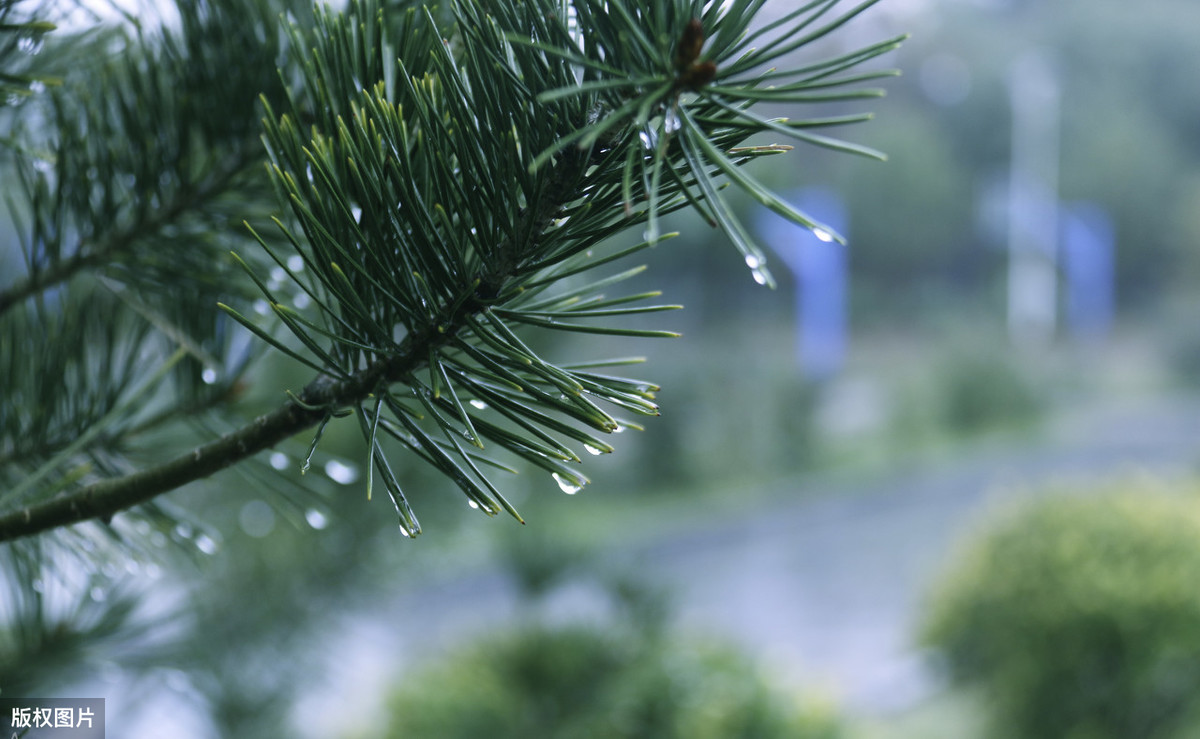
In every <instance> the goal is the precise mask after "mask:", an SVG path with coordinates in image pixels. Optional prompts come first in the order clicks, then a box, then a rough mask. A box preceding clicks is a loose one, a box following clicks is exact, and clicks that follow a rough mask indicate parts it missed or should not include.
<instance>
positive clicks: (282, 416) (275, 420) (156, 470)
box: [0, 154, 591, 542]
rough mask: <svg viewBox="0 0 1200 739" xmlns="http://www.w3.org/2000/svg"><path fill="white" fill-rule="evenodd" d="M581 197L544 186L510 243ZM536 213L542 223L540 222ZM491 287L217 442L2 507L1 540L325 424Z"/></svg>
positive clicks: (102, 513) (580, 162)
mask: <svg viewBox="0 0 1200 739" xmlns="http://www.w3.org/2000/svg"><path fill="white" fill-rule="evenodd" d="M590 161H591V160H590V158H589V157H588V156H587V155H586V154H581V155H579V156H570V157H563V160H562V161H561V162H560V163H559V164H558V165H557V166H556V170H555V171H554V172H552V174H551V177H550V181H551V182H554V183H555V184H556V185H559V184H566V183H571V184H577V183H578V181H579V177H580V176H581V175H582V174H583V172H585V171H586V169H587V167H588V165H589V163H590ZM575 197H576V191H575V189H574V188H572V187H562V188H560V187H553V188H546V189H544V190H543V191H542V197H541V199H540V200H539V201H538V202H536V203H534V204H532V206H531V207H530V208H529V210H528V211H527V213H526V218H527V219H529V220H530V221H531V223H530V231H529V232H528V237H527V242H526V243H525V244H523V245H521V246H520V247H519V248H514V247H515V246H516V245H509V247H508V248H510V249H512V251H513V253H514V254H515V255H519V254H521V253H523V252H524V251H525V250H526V249H527V248H528V247H529V246H530V245H532V244H536V243H537V240H538V238H539V237H540V236H541V234H542V233H543V231H544V230H545V228H546V226H547V225H548V224H549V223H550V221H551V220H552V216H553V214H554V213H555V212H556V211H557V210H558V209H560V208H561V207H562V206H563V204H564V203H568V202H571V200H573V199H574V198H575ZM523 220H524V219H523ZM534 220H536V221H537V222H532V221H534ZM518 267H519V258H516V259H514V260H513V263H512V264H510V271H509V273H508V274H504V275H497V276H496V277H495V282H494V286H495V287H496V288H498V287H499V286H501V285H503V284H504V282H505V280H507V279H508V278H509V277H511V276H512V272H513V271H515V270H516V269H517V268H518ZM489 292H490V290H488V289H487V287H485V286H481V289H480V290H479V291H477V292H476V293H475V294H474V295H471V296H470V297H468V298H466V299H465V300H455V301H453V302H451V303H449V304H448V305H447V307H446V308H445V310H446V311H447V314H446V315H445V319H444V320H440V321H435V322H433V324H432V327H431V328H428V329H425V330H423V331H421V332H419V333H415V334H411V335H410V336H409V337H408V338H407V339H405V341H404V342H403V344H402V345H401V347H400V350H399V351H398V352H397V353H395V354H393V355H391V356H388V357H384V358H381V359H378V360H376V361H374V362H373V363H371V364H370V365H369V366H367V367H366V368H365V369H362V370H360V371H358V372H355V373H352V374H350V375H349V376H347V377H345V378H342V379H335V378H332V377H329V376H327V375H322V376H321V377H318V378H317V379H316V380H314V381H313V382H311V383H309V384H308V386H307V387H305V389H304V390H303V391H302V392H301V393H300V395H299V397H298V398H296V399H293V400H289V401H288V402H286V403H284V404H283V405H282V406H280V407H279V408H277V409H276V410H274V411H272V412H270V413H267V414H265V415H262V416H259V417H258V418H256V419H254V420H253V421H251V422H250V423H248V424H246V425H244V426H242V427H241V428H239V429H237V430H235V431H233V432H231V433H229V434H226V435H224V436H222V437H221V438H219V439H217V440H215V441H212V442H210V443H208V444H204V445H202V446H199V447H197V448H195V449H194V450H192V451H190V452H187V453H184V454H182V455H180V456H178V457H175V458H174V459H172V460H169V461H167V462H164V463H162V464H159V465H156V466H154V467H151V468H149V469H145V470H141V471H139V472H135V473H133V474H130V475H126V476H124V477H119V478H113V479H108V480H101V481H99V482H95V483H92V484H90V485H87V486H85V487H82V488H79V489H76V490H72V491H69V492H65V493H62V494H60V495H58V496H55V497H54V498H51V499H49V500H46V501H40V502H36V503H33V504H32V505H28V506H23V507H22V508H21V509H19V510H16V511H13V512H11V513H4V514H0V542H6V541H12V540H15V539H20V538H24V537H27V536H33V535H36V534H40V533H42V532H45V531H49V530H51V529H55V528H60V527H63V526H70V525H72V524H76V523H80V522H82V521H87V520H90V519H94V518H98V519H100V520H102V521H105V522H107V521H109V520H111V518H112V517H113V516H114V515H116V514H117V513H120V512H121V511H123V510H126V509H128V508H131V507H133V506H136V505H139V504H142V503H146V502H148V501H150V500H152V499H154V498H155V497H157V496H159V495H162V494H164V493H168V492H170V491H172V490H175V489H176V488H179V487H182V486H184V485H186V484H188V483H190V482H195V481H197V480H201V479H204V478H206V477H209V476H211V475H213V474H215V473H216V472H219V471H220V470H222V469H225V468H226V467H230V466H232V465H234V464H237V463H238V462H241V461H244V460H246V459H249V458H250V457H252V456H254V455H255V454H258V453H259V452H261V451H263V450H265V449H270V448H271V447H273V446H275V445H276V444H279V443H281V442H283V441H286V440H287V439H289V438H291V437H292V436H294V435H296V434H298V433H300V432H302V431H304V430H306V429H308V428H311V427H313V426H315V425H317V424H318V423H320V422H321V421H322V420H324V419H325V418H327V417H329V415H331V414H332V413H333V412H334V411H337V410H339V409H341V408H346V407H349V406H354V405H358V404H361V403H363V402H364V401H366V400H367V399H368V398H369V397H370V396H371V395H372V394H373V393H375V392H377V391H379V390H380V389H381V388H384V387H386V386H388V385H391V384H393V383H397V382H405V381H407V380H410V379H411V377H412V375H413V373H415V372H417V371H418V370H420V369H421V368H422V367H424V366H425V365H426V364H427V363H428V362H429V357H430V354H431V352H433V351H436V350H437V349H439V348H441V347H443V346H446V345H450V344H453V343H454V342H455V341H457V340H458V336H459V334H460V333H461V332H462V331H464V330H467V329H468V327H469V325H470V320H469V319H470V317H471V316H473V315H475V314H477V313H479V312H481V311H482V310H483V309H484V308H485V307H486V305H487V303H488V302H489V301H490V300H491V299H492V298H493V297H494V296H492V295H490V294H489ZM410 384H411V383H410Z"/></svg>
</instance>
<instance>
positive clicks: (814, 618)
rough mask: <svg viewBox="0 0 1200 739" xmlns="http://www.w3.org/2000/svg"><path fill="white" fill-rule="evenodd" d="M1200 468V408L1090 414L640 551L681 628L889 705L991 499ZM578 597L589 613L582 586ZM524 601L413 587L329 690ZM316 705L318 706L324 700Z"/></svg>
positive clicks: (856, 700) (843, 696)
mask: <svg viewBox="0 0 1200 739" xmlns="http://www.w3.org/2000/svg"><path fill="white" fill-rule="evenodd" d="M1198 462H1200V402H1197V401H1190V400H1189V401H1177V402H1163V403H1157V404H1154V405H1130V406H1127V407H1113V408H1108V409H1105V410H1093V411H1089V412H1087V413H1079V414H1076V415H1074V416H1073V417H1071V418H1069V419H1068V420H1064V421H1062V422H1060V423H1058V424H1057V425H1056V426H1055V427H1054V428H1053V429H1050V430H1049V431H1048V432H1046V433H1042V434H1039V436H1038V439H1037V440H1036V441H1030V442H1027V443H1019V442H1018V443H1013V444H1009V445H1006V446H1005V447H1004V448H990V449H985V450H976V451H974V452H972V453H970V454H969V455H968V456H966V457H964V458H963V459H960V460H957V461H955V462H953V463H950V464H946V463H944V462H941V463H938V464H936V465H934V464H931V465H929V466H928V467H924V468H923V467H920V466H914V467H913V468H912V469H910V470H908V471H907V472H903V473H898V474H893V475H891V476H888V477H886V478H880V479H875V480H873V481H871V482H869V483H859V484H857V485H846V484H842V485H840V486H837V485H825V486H822V485H821V484H819V483H807V484H805V485H802V486H801V487H802V489H800V490H797V491H781V492H788V493H794V494H789V495H784V496H780V497H781V499H783V500H792V501H794V502H789V503H787V504H784V505H776V506H773V507H772V508H770V509H769V510H762V511H753V512H747V513H746V514H745V515H744V516H742V517H740V518H736V519H734V520H732V521H729V520H725V521H722V522H720V523H719V524H718V523H712V524H703V525H698V526H697V527H695V528H694V529H692V530H690V531H687V532H683V533H676V534H673V535H671V536H669V537H668V538H667V539H666V540H665V541H662V540H657V539H656V540H654V541H648V542H646V543H645V544H644V545H643V546H642V547H641V549H640V551H639V552H637V554H635V557H636V561H638V562H639V563H641V565H642V568H643V572H644V574H646V575H648V576H649V577H650V578H651V579H652V580H653V581H656V582H660V583H663V584H666V585H667V586H669V587H670V588H671V590H672V592H673V593H674V595H675V606H676V609H677V614H678V619H679V624H680V625H681V626H682V627H684V628H687V629H691V630H694V631H699V632H703V633H708V634H716V635H719V636H721V637H723V638H726V639H732V640H734V641H735V642H739V643H741V644H744V645H745V646H746V647H748V648H749V649H750V650H752V651H753V652H754V653H756V654H758V655H759V656H760V657H762V658H763V659H764V660H765V661H766V662H767V663H768V665H770V666H772V667H774V668H776V669H778V670H779V671H781V672H782V673H784V675H785V677H791V678H794V679H796V680H798V681H799V682H802V683H810V684H812V683H815V684H818V685H821V686H823V688H824V689H825V690H826V691H827V693H828V694H830V695H832V696H833V697H835V698H836V699H838V700H839V701H840V702H841V703H842V704H843V705H845V706H846V707H847V708H848V709H850V710H853V711H856V712H860V713H863V714H878V713H886V712H888V711H890V710H895V709H898V708H903V707H904V706H906V705H910V704H911V703H912V702H913V701H915V700H917V699H919V698H920V697H921V695H923V694H924V693H925V692H926V691H927V690H928V689H929V687H930V685H931V676H930V672H929V671H928V669H927V668H926V665H925V664H924V662H923V661H922V659H921V657H920V655H919V654H918V653H917V651H916V650H915V649H914V648H913V646H912V639H911V635H912V632H913V627H914V623H915V620H916V617H917V613H918V610H919V607H920V603H921V599H922V596H923V594H924V593H925V592H926V590H927V588H928V586H929V584H930V583H931V582H932V580H933V578H934V576H935V575H936V574H937V572H938V571H939V570H940V568H942V567H943V566H944V565H945V564H946V559H947V558H948V557H949V556H951V552H952V551H953V543H954V541H955V540H956V539H957V538H958V537H960V536H961V535H962V534H963V532H964V530H965V528H966V527H968V526H970V525H972V523H973V522H974V521H976V520H977V519H978V518H979V517H980V516H981V515H982V514H983V513H984V512H985V511H987V510H988V508H989V506H990V505H992V504H994V503H995V502H996V501H997V500H1000V499H1005V498H1010V497H1011V496H1012V495H1013V494H1014V491H1020V490H1023V489H1024V490H1028V489H1029V488H1032V487H1035V486H1037V485H1040V484H1044V483H1045V482H1047V481H1051V480H1075V481H1078V480H1083V479H1112V478H1115V477H1118V476H1119V475H1122V474H1129V473H1131V472H1136V471H1152V472H1156V473H1161V474H1175V473H1179V472H1182V471H1186V470H1189V469H1191V468H1193V467H1194V466H1195V465H1196V463H1198ZM566 600H567V601H568V602H567V603H566V604H565V605H566V607H568V608H570V607H571V604H570V602H569V601H570V600H571V598H570V597H569V596H568V597H566ZM575 601H576V602H575V607H577V608H579V607H582V608H584V609H586V608H587V607H588V600H587V594H586V593H583V594H582V595H581V594H578V593H577V594H576V597H575ZM581 604H582V605H581ZM515 607H516V599H515V597H514V595H513V592H512V587H511V584H510V582H509V580H508V579H507V578H506V577H504V576H503V575H502V574H500V573H496V572H479V573H475V574H473V575H471V576H469V577H464V578H462V579H458V580H454V581H451V582H443V583H439V584H437V585H434V586H430V587H428V588H425V589H421V590H420V591H419V592H408V593H406V594H405V595H404V597H403V598H401V599H399V600H398V601H397V602H396V603H395V604H394V607H393V608H391V609H389V610H388V612H387V616H386V619H379V618H376V617H367V618H363V619H355V620H351V621H350V622H348V623H347V631H346V638H345V644H344V646H339V647H338V651H339V654H340V657H339V660H338V662H339V665H340V666H341V670H338V671H337V672H335V674H331V675H330V677H331V678H332V681H331V682H332V683H333V684H334V685H337V686H338V688H339V690H338V692H339V693H341V694H342V695H340V696H329V695H327V697H328V698H331V699H333V700H337V701H342V703H340V705H341V706H342V711H341V715H342V716H345V715H346V712H347V711H346V707H347V704H346V703H345V701H346V700H351V701H353V700H354V699H355V698H357V699H359V700H366V701H367V704H365V705H362V706H361V708H360V709H359V710H361V712H362V714H361V715H364V716H369V715H370V713H371V708H372V707H371V706H370V705H369V703H370V701H369V699H366V696H368V695H370V694H371V693H372V692H373V691H377V689H378V686H379V685H382V684H386V682H387V677H388V675H390V674H392V671H393V670H394V669H395V666H396V665H397V664H398V663H400V664H402V663H403V662H404V661H405V660H406V659H407V658H408V657H412V656H420V655H422V654H428V653H429V650H430V649H431V648H432V647H433V646H434V645H437V644H439V643H447V642H451V641H457V640H460V639H461V638H463V637H464V636H471V635H479V634H481V633H483V632H486V631H489V630H491V629H494V628H495V627H496V625H497V623H500V624H503V623H504V622H505V621H506V619H507V618H509V617H510V616H512V615H513V614H514V611H515ZM406 634H407V635H414V636H412V637H410V638H409V639H408V640H406V639H405V637H404V636H403V635H406ZM338 673H340V674H338ZM312 708H314V709H316V712H317V713H318V714H319V712H320V706H319V704H316V705H313V706H312ZM317 725H319V723H318V724H314V726H317ZM342 728H345V727H344V726H343V727H342Z"/></svg>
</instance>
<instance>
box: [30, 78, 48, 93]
mask: <svg viewBox="0 0 1200 739" xmlns="http://www.w3.org/2000/svg"><path fill="white" fill-rule="evenodd" d="M29 91H30V92H32V93H33V94H34V95H40V94H42V93H43V92H45V91H46V83H45V82H42V81H41V80H34V81H33V82H30V83H29Z"/></svg>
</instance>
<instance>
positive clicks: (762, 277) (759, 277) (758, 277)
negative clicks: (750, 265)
mask: <svg viewBox="0 0 1200 739" xmlns="http://www.w3.org/2000/svg"><path fill="white" fill-rule="evenodd" d="M750 276H751V277H753V278H754V281H755V282H757V283H758V284H760V285H765V284H767V274H766V273H765V272H763V271H762V270H761V269H756V270H753V271H752V272H750Z"/></svg>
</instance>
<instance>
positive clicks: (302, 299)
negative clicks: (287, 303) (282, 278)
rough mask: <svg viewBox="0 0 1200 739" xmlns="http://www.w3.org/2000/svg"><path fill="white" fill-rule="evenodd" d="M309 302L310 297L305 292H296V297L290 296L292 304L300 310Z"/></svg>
mask: <svg viewBox="0 0 1200 739" xmlns="http://www.w3.org/2000/svg"><path fill="white" fill-rule="evenodd" d="M311 304H312V298H310V297H308V293H306V292H298V293H296V297H294V298H292V305H294V306H296V307H297V308H298V309H300V310H304V309H305V308H307V307H308V306H309V305H311Z"/></svg>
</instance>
